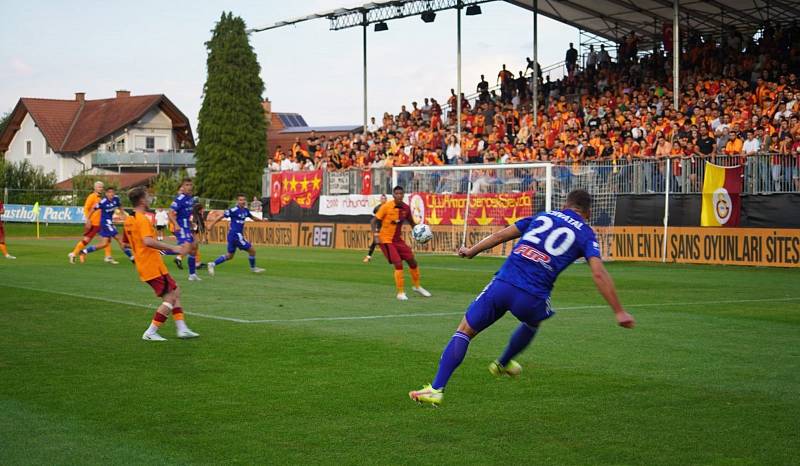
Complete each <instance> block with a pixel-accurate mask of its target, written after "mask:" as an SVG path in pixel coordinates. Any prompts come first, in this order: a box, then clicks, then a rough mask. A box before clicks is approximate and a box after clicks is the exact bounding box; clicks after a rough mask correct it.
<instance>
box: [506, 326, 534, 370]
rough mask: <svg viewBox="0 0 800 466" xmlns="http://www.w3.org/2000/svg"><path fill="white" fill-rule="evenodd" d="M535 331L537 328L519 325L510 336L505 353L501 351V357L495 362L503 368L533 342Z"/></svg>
mask: <svg viewBox="0 0 800 466" xmlns="http://www.w3.org/2000/svg"><path fill="white" fill-rule="evenodd" d="M536 330H538V327H530V326H528V325H527V324H519V327H517V329H516V330H514V333H512V334H511V338H510V339H509V340H508V346H506V349H505V351H503V355H502V356H500V359H498V360H497V362H499V363H500V364H501V365H503V366H505V365H506V364H508V362H509V361H511V359H512V358H513V357H514V356H516V355H518V354H519V353H521V352H522V351H523V350H524V349H525V348H527V347H528V345H529V344H530V343H531V340H533V337H534V336H536Z"/></svg>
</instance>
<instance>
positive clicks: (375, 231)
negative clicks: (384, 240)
mask: <svg viewBox="0 0 800 466" xmlns="http://www.w3.org/2000/svg"><path fill="white" fill-rule="evenodd" d="M378 220H379V219H378V217H377V215H373V216H372V218H371V219H370V220H369V229H370V230H371V231H372V237H373V239H374V240H375V241H378Z"/></svg>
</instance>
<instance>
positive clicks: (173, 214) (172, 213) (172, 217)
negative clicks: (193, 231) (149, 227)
mask: <svg viewBox="0 0 800 466" xmlns="http://www.w3.org/2000/svg"><path fill="white" fill-rule="evenodd" d="M167 218H168V219H169V223H170V225H172V231H178V230H180V227H179V226H178V211H177V206H176V205H175V203H174V202H173V203H172V205H171V206H169V212H167Z"/></svg>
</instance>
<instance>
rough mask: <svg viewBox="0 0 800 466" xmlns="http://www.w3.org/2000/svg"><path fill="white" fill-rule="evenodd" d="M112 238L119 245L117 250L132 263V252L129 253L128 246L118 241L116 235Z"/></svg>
mask: <svg viewBox="0 0 800 466" xmlns="http://www.w3.org/2000/svg"><path fill="white" fill-rule="evenodd" d="M113 238H114V240H115V241H116V242H117V244H118V245H119V248H120V250H122V253H123V254H125V256H126V257H127V258H128V259H130V260H131V262H133V251H131V248H130V247H128V245H127V244H125V243H124V242H122V241H120V239H119V236H118V235H114V236H113Z"/></svg>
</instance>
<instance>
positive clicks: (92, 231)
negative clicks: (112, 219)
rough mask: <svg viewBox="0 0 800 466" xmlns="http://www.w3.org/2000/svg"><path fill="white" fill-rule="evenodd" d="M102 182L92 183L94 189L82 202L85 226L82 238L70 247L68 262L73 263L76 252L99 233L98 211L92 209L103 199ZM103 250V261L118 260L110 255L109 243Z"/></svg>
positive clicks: (113, 261) (112, 261)
mask: <svg viewBox="0 0 800 466" xmlns="http://www.w3.org/2000/svg"><path fill="white" fill-rule="evenodd" d="M103 188H104V186H103V182H102V181H97V182H95V183H94V191H93V192H92V193H91V194H89V195H88V196H86V202H84V203H83V215H84V216H86V224H87V225H86V228H84V230H83V238H81V240H80V241H78V244H76V245H75V247H74V248H73V249H72V252H70V253H69V254H68V255H67V257H69V263H70V264H74V263H75V258H76V257H78V253H80V252H81V250H82V249H83V248H85V247H86V246H87V245H88V244H89V243H91V242H92V238H94V237H95V235H97V234H98V233H100V211H99V210H93V209H94V206H96V205H97V203H98V202H100V201H101V200H102V199H103ZM103 252H104V253H105V255H106V257H105V261H106V262H108V263H110V264H118V263H119V262H117V261H115V260H114V258H113V257H111V244H110V243H109V244H108V246H106V247H105V248H103Z"/></svg>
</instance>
